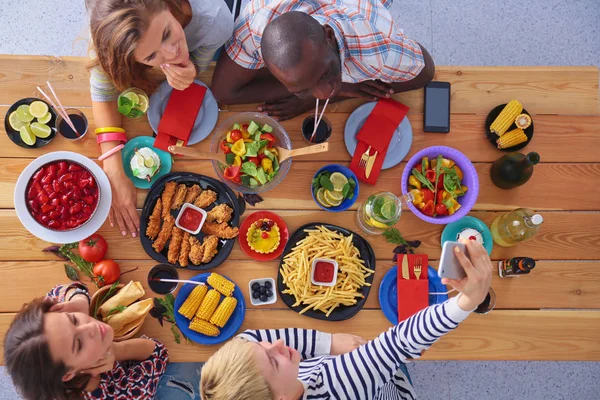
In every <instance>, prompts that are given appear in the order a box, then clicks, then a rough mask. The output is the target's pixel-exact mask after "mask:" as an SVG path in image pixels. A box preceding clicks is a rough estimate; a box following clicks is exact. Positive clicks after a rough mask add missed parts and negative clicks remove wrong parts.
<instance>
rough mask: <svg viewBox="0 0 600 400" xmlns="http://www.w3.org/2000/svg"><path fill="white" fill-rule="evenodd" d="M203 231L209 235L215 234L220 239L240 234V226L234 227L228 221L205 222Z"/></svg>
mask: <svg viewBox="0 0 600 400" xmlns="http://www.w3.org/2000/svg"><path fill="white" fill-rule="evenodd" d="M202 232H204V233H206V234H207V235H214V236H216V237H218V238H220V239H233V238H234V237H236V236H237V235H238V234H239V230H238V228H232V227H231V226H229V225H227V222H223V223H221V224H217V223H214V222H205V223H204V225H202Z"/></svg>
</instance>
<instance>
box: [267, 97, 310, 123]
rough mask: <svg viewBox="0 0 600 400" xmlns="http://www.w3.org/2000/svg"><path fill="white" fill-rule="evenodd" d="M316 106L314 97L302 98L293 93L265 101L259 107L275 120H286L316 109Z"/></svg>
mask: <svg viewBox="0 0 600 400" xmlns="http://www.w3.org/2000/svg"><path fill="white" fill-rule="evenodd" d="M314 107H315V99H314V98H312V97H311V98H310V99H301V98H299V97H297V96H293V95H292V96H289V97H286V98H284V99H281V100H277V101H272V102H267V103H264V104H262V105H260V106H259V107H258V111H259V112H264V113H266V114H267V115H268V116H270V117H273V118H274V119H275V120H278V121H285V120H286V119H290V118H293V117H295V116H296V115H300V114H302V113H303V112H306V111H308V110H311V109H312V110H314Z"/></svg>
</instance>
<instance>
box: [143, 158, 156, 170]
mask: <svg viewBox="0 0 600 400" xmlns="http://www.w3.org/2000/svg"><path fill="white" fill-rule="evenodd" d="M144 166H145V167H146V168H152V167H154V159H152V157H144Z"/></svg>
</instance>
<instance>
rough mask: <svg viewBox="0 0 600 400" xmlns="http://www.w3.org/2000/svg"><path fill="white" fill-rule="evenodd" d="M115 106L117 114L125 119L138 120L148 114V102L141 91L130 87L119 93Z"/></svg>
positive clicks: (145, 95) (146, 96)
mask: <svg viewBox="0 0 600 400" xmlns="http://www.w3.org/2000/svg"><path fill="white" fill-rule="evenodd" d="M117 104H118V110H119V112H120V113H121V114H123V115H124V116H126V117H127V118H129V119H140V118H142V117H143V116H144V115H146V112H148V107H149V105H150V100H149V99H148V95H147V94H146V93H145V92H144V91H143V90H142V89H138V88H135V87H131V88H129V89H126V90H124V91H123V92H121V94H120V95H119V99H118V100H117Z"/></svg>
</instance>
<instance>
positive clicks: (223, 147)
mask: <svg viewBox="0 0 600 400" xmlns="http://www.w3.org/2000/svg"><path fill="white" fill-rule="evenodd" d="M219 147H220V148H221V150H223V153H225V154H229V153H231V148H230V147H229V146H227V141H226V140H223V141H222V142H221V144H220V145H219Z"/></svg>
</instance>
